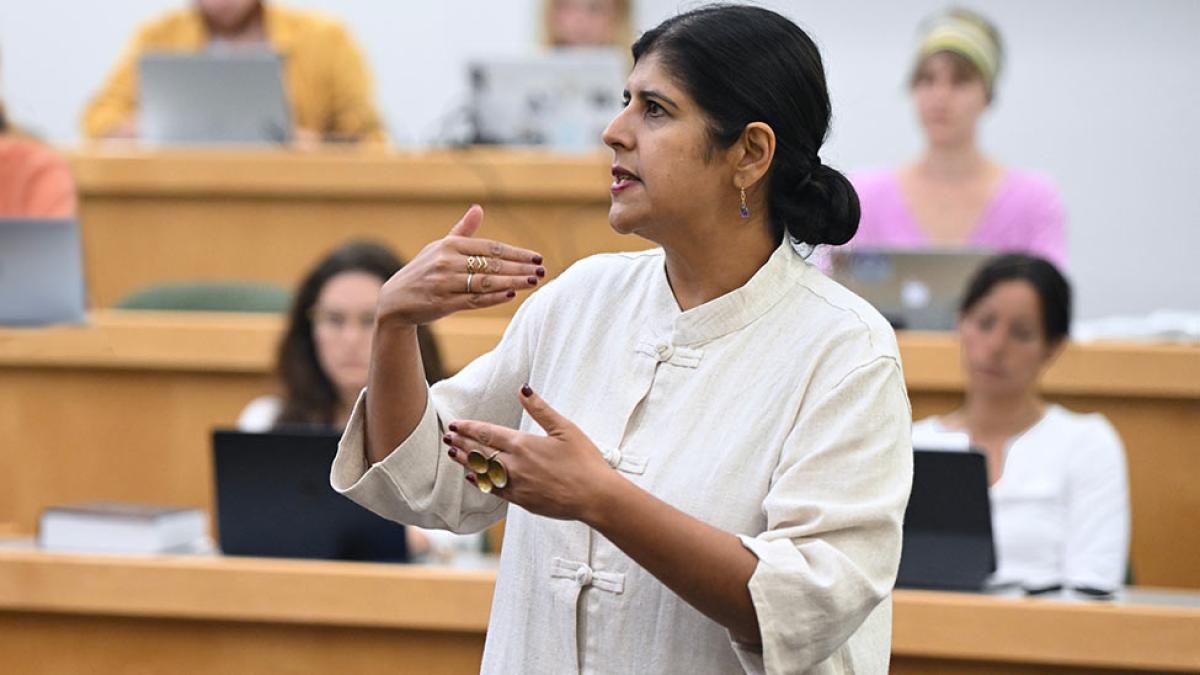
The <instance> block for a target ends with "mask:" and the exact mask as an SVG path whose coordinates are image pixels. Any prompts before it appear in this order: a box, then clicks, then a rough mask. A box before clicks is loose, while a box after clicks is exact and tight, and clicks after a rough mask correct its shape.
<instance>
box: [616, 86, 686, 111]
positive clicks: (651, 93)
mask: <svg viewBox="0 0 1200 675" xmlns="http://www.w3.org/2000/svg"><path fill="white" fill-rule="evenodd" d="M622 94H623V96H624V98H625V100H626V101H628V100H629V99H630V98H632V97H631V95H630V93H629V90H628V89H626V90H625V91H624V92H622ZM637 97H638V98H639V99H641V100H643V101H648V100H650V99H656V100H659V101H662V102H663V103H666V104H667V105H669V106H671V107H672V108H674V109H676V110H679V104H678V103H676V102H675V101H672V100H671V97H669V96H667V95H666V94H664V93H662V92H661V91H658V90H657V89H642V90H640V91H638V93H637Z"/></svg>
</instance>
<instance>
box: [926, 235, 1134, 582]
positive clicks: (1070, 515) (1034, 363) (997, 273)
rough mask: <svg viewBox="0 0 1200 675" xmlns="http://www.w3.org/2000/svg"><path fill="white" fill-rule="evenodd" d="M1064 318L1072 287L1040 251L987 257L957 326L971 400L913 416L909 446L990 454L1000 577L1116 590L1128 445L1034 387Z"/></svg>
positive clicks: (1060, 336) (1058, 347)
mask: <svg viewBox="0 0 1200 675" xmlns="http://www.w3.org/2000/svg"><path fill="white" fill-rule="evenodd" d="M1070 317H1071V289H1070V286H1069V285H1068V283H1067V280H1066V279H1065V278H1063V276H1062V274H1060V273H1059V271H1058V270H1057V269H1055V267H1054V266H1053V265H1052V264H1050V263H1049V262H1047V261H1046V260H1043V259H1041V258H1037V257H1033V256H1028V255H1024V254H1007V255H1001V256H998V257H996V258H993V259H992V260H991V261H990V262H988V263H987V264H985V265H984V266H983V268H982V269H980V271H979V272H978V273H977V274H976V276H975V278H974V279H973V280H972V281H971V283H970V285H969V286H968V288H967V291H966V296H965V298H964V299H963V301H962V306H961V314H960V319H959V324H958V333H959V338H960V340H961V343H962V366H963V371H964V373H965V375H966V382H967V386H966V400H965V402H964V404H963V407H962V408H960V409H958V410H956V411H954V412H952V413H950V414H948V415H943V416H940V417H932V418H929V419H925V420H922V421H920V422H917V423H916V424H914V425H913V447H914V448H922V447H925V448H947V447H954V446H956V445H957V446H959V447H961V448H963V449H965V448H966V447H967V444H968V442H969V444H970V445H971V446H973V447H976V448H979V449H981V450H982V451H983V452H984V454H985V455H986V456H987V464H988V474H989V481H990V483H991V486H992V487H991V501H992V523H993V534H994V536H995V539H996V554H997V570H996V574H995V576H994V578H993V581H994V582H995V583H997V584H1000V585H1004V584H1017V585H1020V586H1022V587H1024V588H1025V589H1027V590H1039V589H1048V588H1055V587H1058V586H1062V587H1066V588H1072V589H1084V590H1100V591H1106V592H1111V591H1113V590H1115V589H1116V588H1117V587H1119V586H1120V585H1121V584H1122V582H1123V580H1124V578H1125V565H1126V560H1127V558H1128V552H1129V487H1128V483H1127V478H1126V473H1125V450H1124V446H1123V445H1122V444H1121V439H1120V437H1119V436H1118V435H1117V432H1116V430H1115V429H1113V427H1112V425H1111V424H1109V422H1108V420H1107V419H1105V417H1104V416H1103V415H1100V414H1099V413H1093V414H1080V413H1075V412H1072V411H1070V410H1067V409H1066V408H1064V407H1062V406H1060V405H1057V404H1051V403H1047V402H1046V401H1045V400H1043V399H1042V398H1041V396H1039V395H1038V380H1039V379H1040V377H1041V375H1042V373H1044V372H1045V370H1046V368H1047V367H1048V366H1049V365H1050V364H1051V362H1053V361H1054V359H1055V357H1057V356H1058V354H1059V353H1060V352H1061V351H1062V349H1063V347H1064V345H1065V344H1066V342H1067V336H1068V328H1069V323H1070ZM956 440H957V441H958V442H957V443H956Z"/></svg>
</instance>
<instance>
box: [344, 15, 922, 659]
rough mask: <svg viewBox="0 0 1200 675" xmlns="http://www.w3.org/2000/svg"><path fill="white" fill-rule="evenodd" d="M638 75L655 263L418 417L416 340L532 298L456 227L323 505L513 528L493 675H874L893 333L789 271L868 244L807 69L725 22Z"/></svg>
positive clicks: (421, 268) (882, 637) (496, 613)
mask: <svg viewBox="0 0 1200 675" xmlns="http://www.w3.org/2000/svg"><path fill="white" fill-rule="evenodd" d="M633 57H634V61H635V65H634V68H633V72H632V73H631V74H630V76H629V79H628V81H627V85H626V87H627V90H628V92H627V93H628V104H627V106H626V108H625V110H624V111H623V112H621V113H620V114H618V115H617V117H616V118H615V119H614V120H613V121H612V123H611V124H610V125H609V127H608V129H607V130H606V131H605V133H604V140H605V142H606V143H607V144H608V145H609V146H610V147H611V148H612V149H613V152H614V155H615V162H614V166H613V177H614V180H613V183H612V186H611V193H612V207H611V210H610V212H609V222H610V225H611V226H612V227H613V228H614V229H615V230H616V231H617V232H620V233H627V234H636V235H638V236H641V237H644V238H646V239H649V240H651V241H653V242H655V243H657V244H659V245H660V246H661V248H658V249H655V250H652V251H647V252H643V253H634V254H611V255H599V256H594V257H591V258H588V259H586V260H583V261H581V262H579V263H578V264H576V265H574V266H572V267H571V268H570V269H569V270H566V271H564V272H563V273H562V274H561V275H560V276H559V277H558V279H556V280H555V281H553V282H552V283H549V284H547V285H546V286H545V288H542V289H541V290H539V291H538V292H537V293H534V294H533V295H532V296H530V297H529V298H528V299H527V300H526V301H525V303H524V304H523V305H522V306H521V307H520V309H519V310H518V312H517V314H516V316H515V317H514V318H513V321H512V322H511V324H510V325H509V327H508V330H507V331H506V333H505V335H504V336H503V338H502V339H501V341H500V343H499V345H497V347H496V348H495V349H494V350H493V351H492V352H490V353H488V354H486V355H484V356H482V357H480V358H479V359H478V360H476V361H475V362H474V363H472V364H470V365H469V366H467V367H466V368H465V369H464V370H463V371H462V372H460V373H459V374H458V375H456V376H455V377H452V378H450V379H448V380H445V381H443V382H441V383H438V384H437V385H435V386H433V387H431V388H427V386H426V383H425V378H424V377H423V376H422V372H421V366H420V364H421V359H420V350H419V347H418V344H417V339H416V332H415V331H416V327H417V326H419V325H422V324H425V323H428V322H430V321H433V320H435V319H437V318H439V317H442V316H445V315H447V314H449V313H452V312H455V311H458V310H461V309H468V308H475V307H485V306H491V305H495V304H499V303H502V302H506V301H509V300H511V299H513V297H514V296H515V295H516V293H517V292H518V291H519V290H525V289H529V288H533V287H536V286H538V285H540V281H539V279H540V277H541V276H542V275H543V274H544V268H543V267H542V257H541V256H540V255H538V254H537V253H535V252H533V251H528V250H524V249H520V248H516V247H513V246H510V245H508V244H504V243H500V242H493V241H488V240H485V239H480V238H476V237H475V236H474V235H475V234H476V233H477V231H478V230H479V228H480V226H481V224H482V219H483V212H482V210H481V209H479V208H478V207H472V208H471V209H470V210H468V212H467V214H466V215H465V216H464V217H463V219H462V220H461V221H460V222H459V223H458V224H456V225H455V226H454V227H453V228H452V229H451V231H450V235H449V236H447V237H446V238H444V239H442V240H440V241H437V242H434V243H432V244H430V245H429V246H428V247H426V248H425V250H423V251H422V252H421V253H420V254H419V255H417V256H416V258H414V259H413V261H412V262H411V263H409V264H408V265H407V266H406V267H405V268H404V269H403V270H401V272H400V273H399V274H397V275H396V276H395V277H393V278H392V279H391V280H389V281H388V282H387V284H385V286H384V289H383V293H382V294H381V297H380V301H379V312H378V314H377V319H376V322H377V323H376V333H375V342H374V350H373V354H372V367H371V374H370V379H369V383H368V386H367V389H366V391H365V393H364V394H363V396H362V397H360V398H359V401H358V403H357V405H356V407H355V409H354V412H353V414H352V415H351V417H350V422H349V425H348V426H347V429H346V433H345V435H344V436H343V439H342V444H341V447H340V448H339V452H338V456H337V458H336V459H335V461H334V465H333V469H332V476H331V481H332V483H333V485H334V486H335V487H336V488H338V489H339V490H342V491H343V492H344V493H345V494H347V495H349V496H350V497H351V498H352V499H354V500H356V501H358V502H360V503H361V504H363V505H365V506H367V507H369V508H371V509H372V510H374V511H376V512H378V513H380V514H382V515H385V516H387V517H390V518H394V519H397V520H400V521H403V522H408V523H415V524H417V525H421V526H425V527H443V528H447V529H452V530H456V531H473V530H478V529H480V528H483V527H486V526H487V525H489V524H490V523H493V522H495V521H497V520H499V519H501V518H504V517H506V516H507V527H506V529H505V540H504V547H503V555H502V557H501V561H500V570H499V573H498V576H497V584H496V593H495V597H494V600H493V606H492V612H491V620H490V625H489V628H488V635H487V644H486V647H485V650H484V658H483V665H482V670H483V672H485V673H489V674H492V673H495V674H500V673H505V674H506V673H528V674H537V673H548V674H552V675H560V674H562V673H593V672H596V673H599V672H612V673H686V674H687V675H707V674H714V675H715V674H717V673H722V674H724V673H731V672H743V671H744V672H748V673H772V674H774V673H822V674H823V673H860V674H861V673H885V672H887V667H888V657H889V651H890V636H891V601H890V594H891V590H892V586H893V583H894V581H895V574H896V569H897V566H898V563H899V552H900V521H901V518H902V516H903V513H904V507H905V504H906V502H907V498H908V491H909V487H910V485H911V471H912V446H911V436H910V432H911V413H910V410H909V407H908V399H907V395H906V392H905V387H904V378H903V374H902V372H901V369H900V360H899V353H898V349H897V346H896V340H895V336H894V334H893V332H892V330H891V329H890V327H889V326H888V325H887V323H886V322H885V321H884V320H883V319H882V317H880V316H879V314H878V313H877V312H875V311H874V310H873V309H872V308H871V307H870V306H869V305H868V304H867V303H865V302H864V301H863V300H861V299H860V298H858V297H856V296H854V295H853V294H851V293H850V292H848V291H847V290H845V289H844V288H842V287H841V286H839V285H837V284H836V283H834V282H832V281H831V280H829V279H828V278H826V277H825V276H824V275H822V274H821V273H820V271H819V270H817V269H816V268H814V267H813V266H811V265H810V264H809V263H808V262H806V261H805V259H804V258H803V257H802V256H801V255H800V253H798V251H797V247H798V246H800V247H805V248H807V247H809V246H814V245H820V244H841V243H844V242H845V241H847V240H848V239H849V238H850V237H851V236H852V235H853V234H854V231H855V229H856V227H857V223H858V216H859V210H858V201H857V196H856V195H855V193H854V191H853V188H852V187H851V186H850V184H849V182H848V181H847V180H846V179H845V177H843V176H842V175H841V174H840V173H838V172H837V171H835V170H833V169H831V168H829V167H828V166H825V165H824V164H822V163H821V162H820V160H819V158H818V155H817V153H818V151H819V149H820V146H821V144H822V142H823V140H824V138H825V135H826V133H827V131H828V125H829V120H830V104H829V95H828V92H827V90H826V85H825V77H824V70H823V66H822V63H821V58H820V55H819V54H818V51H817V49H816V46H815V45H814V44H813V42H812V41H811V40H810V39H809V37H808V36H807V35H806V34H805V33H804V32H803V31H801V30H800V28H798V27H797V26H796V25H795V24H793V23H792V22H790V21H789V20H787V19H785V18H783V17H781V16H780V15H778V14H775V13H773V12H770V11H768V10H765V9H761V8H756V7H751V6H718V7H709V8H703V9H699V10H695V11H692V12H688V13H686V14H683V15H680V16H678V17H675V18H672V19H668V20H667V21H666V22H664V23H663V24H661V25H660V26H658V27H657V28H655V29H653V30H651V31H649V32H647V33H645V34H644V35H643V36H642V37H641V38H640V39H639V40H638V42H637V43H636V44H635V45H634V47H633ZM442 443H445V444H446V445H443V444H442ZM473 453H480V454H478V455H475V454H473ZM468 459H471V461H472V463H474V462H475V461H476V460H483V462H484V463H485V464H487V465H488V466H489V467H490V468H491V469H492V473H491V474H490V475H491V479H488V478H485V477H483V476H482V475H477V474H476V473H475V471H474V470H472V469H469V468H468V467H466V466H465V465H466V464H467V462H468ZM477 466H478V465H477ZM479 468H483V467H479ZM464 478H465V480H464ZM492 479H495V480H492ZM501 485H502V486H503V487H499V486H501ZM477 488H478V489H477ZM485 489H487V490H489V491H488V492H486V493H485V492H484V490H485ZM364 601H368V599H365V598H364Z"/></svg>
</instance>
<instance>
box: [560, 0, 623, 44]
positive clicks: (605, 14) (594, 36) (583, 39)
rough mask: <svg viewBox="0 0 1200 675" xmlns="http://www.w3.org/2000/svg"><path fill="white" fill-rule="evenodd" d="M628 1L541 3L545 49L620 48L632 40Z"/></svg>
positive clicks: (572, 0) (598, 0) (576, 0)
mask: <svg viewBox="0 0 1200 675" xmlns="http://www.w3.org/2000/svg"><path fill="white" fill-rule="evenodd" d="M630 5H631V0H544V2H543V3H542V34H543V39H544V40H545V44H546V46H547V47H555V48H559V47H619V48H621V49H622V50H624V48H625V47H626V46H627V45H628V44H629V43H630V41H631V40H632V37H633V35H632V33H633V31H632V28H631V27H630V24H631V23H632V21H631V17H630V15H631V14H632V8H631V7H630Z"/></svg>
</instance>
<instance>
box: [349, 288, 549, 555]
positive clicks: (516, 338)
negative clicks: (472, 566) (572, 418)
mask: <svg viewBox="0 0 1200 675" xmlns="http://www.w3.org/2000/svg"><path fill="white" fill-rule="evenodd" d="M546 290H548V289H544V290H543V291H540V292H539V293H538V294H534V295H533V296H531V297H530V298H529V299H528V300H526V302H525V303H524V304H523V305H522V306H521V308H520V309H519V310H518V311H517V314H516V316H514V317H513V320H512V322H511V323H509V326H508V329H507V330H506V331H505V333H504V336H503V337H502V338H501V340H500V343H499V344H498V345H497V346H496V348H495V349H493V350H492V351H491V352H489V353H487V354H484V355H483V356H481V357H479V358H478V359H476V360H475V361H473V362H472V363H471V364H470V365H468V366H467V367H466V368H464V369H463V370H462V371H461V372H459V373H458V374H457V375H455V376H454V377H451V378H449V379H446V380H442V381H441V382H439V383H437V384H435V385H433V386H432V387H430V388H429V391H428V396H426V404H425V411H424V413H423V415H422V417H421V421H420V422H419V423H418V424H417V427H416V428H415V429H414V430H413V432H412V433H411V434H409V437H408V438H407V439H405V440H404V442H403V443H401V444H400V445H399V446H398V447H396V448H395V449H394V450H393V451H392V452H391V453H390V454H389V455H388V456H387V457H385V458H384V459H383V460H382V461H380V462H377V463H375V464H374V465H370V464H369V462H368V460H367V455H366V450H365V447H366V433H365V430H364V421H365V419H364V418H365V416H366V397H368V396H370V395H371V392H370V390H369V389H368V390H364V391H363V393H362V394H361V395H360V396H359V399H358V402H357V403H356V404H355V406H354V411H353V412H352V413H351V415H350V421H349V423H348V424H347V426H346V431H345V433H344V434H343V435H342V440H341V442H340V443H339V444H338V451H337V455H336V457H335V458H334V462H333V467H332V469H331V473H330V483H331V485H332V486H333V488H334V489H335V490H337V491H338V492H340V493H342V494H344V495H346V496H347V497H349V498H350V499H352V500H354V501H355V502H357V503H358V504H360V505H362V506H364V507H366V508H368V509H370V510H371V511H373V512H375V513H377V514H379V515H381V516H383V517H384V518H388V519H391V520H395V521H397V522H402V523H406V524H409V525H418V526H421V527H427V528H438V529H445V530H450V531H453V532H459V533H466V532H477V531H479V530H482V529H484V528H486V527H487V526H489V525H491V524H492V523H495V522H496V521H498V520H500V519H502V518H503V517H504V515H505V512H506V509H505V505H506V502H505V501H504V500H502V499H500V498H498V497H494V496H491V495H486V494H483V493H482V492H480V491H479V490H477V489H476V488H475V487H473V486H471V485H470V484H469V483H467V482H466V481H465V480H463V469H462V467H461V466H459V465H458V464H457V463H455V462H454V460H452V459H450V457H449V456H448V455H447V453H446V450H445V445H444V444H443V443H442V440H441V439H442V436H443V435H444V434H445V433H446V425H447V424H449V423H450V422H451V421H453V420H460V419H470V420H480V421H485V422H491V423H493V424H499V425H503V426H506V427H510V428H517V427H518V426H519V425H520V423H521V416H522V414H523V409H522V408H521V404H520V401H519V400H518V398H517V395H518V391H519V390H520V388H521V386H522V385H523V384H525V383H526V382H527V381H528V378H529V371H530V367H531V363H532V357H533V354H534V352H535V349H536V341H537V335H536V334H537V329H538V325H539V324H540V319H539V318H538V317H539V316H540V313H539V311H538V309H537V308H536V305H538V304H539V303H538V302H537V300H538V295H539V294H540V293H545V292H546Z"/></svg>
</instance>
